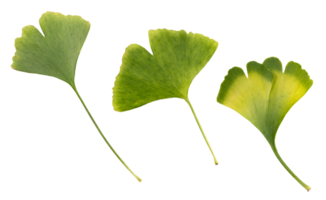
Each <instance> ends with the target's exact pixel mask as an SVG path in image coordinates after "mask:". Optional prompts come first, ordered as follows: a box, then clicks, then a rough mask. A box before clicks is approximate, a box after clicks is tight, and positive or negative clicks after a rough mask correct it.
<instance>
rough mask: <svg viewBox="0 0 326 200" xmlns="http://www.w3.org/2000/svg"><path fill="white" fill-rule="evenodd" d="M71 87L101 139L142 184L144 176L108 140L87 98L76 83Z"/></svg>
mask: <svg viewBox="0 0 326 200" xmlns="http://www.w3.org/2000/svg"><path fill="white" fill-rule="evenodd" d="M71 89H72V90H73V91H74V93H75V94H76V96H77V99H78V100H79V102H80V103H81V105H82V107H83V108H84V110H85V111H86V114H87V116H88V118H89V119H90V120H91V122H92V124H93V126H94V128H95V130H96V131H97V133H98V134H99V135H100V137H101V139H102V140H103V142H104V143H105V145H106V146H107V147H108V148H109V150H110V152H111V153H112V154H113V155H114V157H115V158H116V159H117V160H118V161H119V163H120V164H121V165H122V166H123V167H124V168H125V169H126V170H127V172H128V173H129V174H130V175H131V176H132V177H133V178H134V179H135V180H136V181H137V183H138V184H142V183H143V178H142V177H141V176H140V175H139V174H137V173H136V172H135V171H134V170H133V169H132V168H131V167H130V166H129V164H128V163H127V162H126V161H125V160H124V159H123V158H122V156H121V155H120V154H119V153H118V151H117V150H116V149H115V148H114V147H113V145H112V143H111V142H110V141H109V140H108V138H107V137H106V135H105V134H104V133H103V131H102V129H101V128H100V126H99V125H98V123H97V122H96V120H95V118H94V116H93V114H92V113H91V111H90V110H89V108H88V106H87V105H86V103H85V100H84V99H83V97H82V96H81V94H80V92H79V90H78V89H77V86H76V84H74V85H73V86H72V87H71Z"/></svg>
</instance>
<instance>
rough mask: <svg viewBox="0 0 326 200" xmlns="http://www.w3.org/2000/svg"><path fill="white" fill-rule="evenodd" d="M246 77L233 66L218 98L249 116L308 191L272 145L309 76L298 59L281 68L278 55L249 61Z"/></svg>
mask: <svg viewBox="0 0 326 200" xmlns="http://www.w3.org/2000/svg"><path fill="white" fill-rule="evenodd" d="M247 70H248V78H247V77H246V75H245V74H244V72H243V70H242V69H241V68H238V67H234V68H232V69H230V70H229V73H228V75H227V76H226V77H225V80H224V81H223V83H222V84H221V88H220V91H219V94H218V96H217V101H218V102H219V103H221V104H223V105H225V106H227V107H229V108H232V109H233V110H235V111H237V112H238V113H239V114H241V115H242V116H243V117H245V118H246V119H248V120H249V121H250V122H251V123H252V124H253V125H254V126H256V127H257V128H258V129H259V130H260V132H261V133H262V134H263V135H264V136H265V138H266V139H267V141H268V142H269V144H270V146H271V147H272V150H273V152H274V153H275V155H276V157H277V158H278V160H279V161H280V162H281V164H282V165H283V166H284V167H285V169H286V170H287V171H288V172H289V173H290V174H291V175H292V176H293V177H294V178H295V179H296V180H297V181H298V182H299V183H300V184H301V185H302V186H303V187H304V188H306V189H307V190H308V191H309V190H310V187H309V186H308V185H306V184H305V183H303V182H302V181H301V180H300V179H299V178H298V177H297V176H296V175H295V174H294V173H293V172H292V171H291V170H290V168H289V167H288V166H287V165H286V164H285V163H284V161H283V160H282V158H281V157H280V155H279V154H278V151H277V149H276V145H275V137H276V132H277V129H278V127H279V126H280V124H281V122H282V120H283V119H284V117H285V115H286V113H287V112H288V111H289V110H290V108H291V107H292V106H293V105H294V104H295V103H296V102H297V101H298V100H299V99H300V98H301V97H302V96H303V95H304V94H305V93H306V92H307V91H308V90H309V88H310V87H311V86H312V83H313V82H312V80H311V79H310V77H309V75H308V73H307V72H306V71H305V70H303V69H302V68H301V66H300V65H299V64H298V63H295V62H289V63H288V64H287V66H286V68H285V71H284V72H283V70H282V63H281V62H280V60H279V59H277V58H274V57H271V58H267V59H266V60H265V61H264V62H263V64H259V63H257V62H249V63H248V64H247Z"/></svg>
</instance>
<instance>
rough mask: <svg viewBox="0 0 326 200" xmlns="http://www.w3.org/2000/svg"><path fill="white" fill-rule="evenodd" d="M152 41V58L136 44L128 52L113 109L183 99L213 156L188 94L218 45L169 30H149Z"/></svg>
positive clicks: (206, 38) (202, 38)
mask: <svg viewBox="0 0 326 200" xmlns="http://www.w3.org/2000/svg"><path fill="white" fill-rule="evenodd" d="M149 41H150V45H151V49H152V52H153V55H152V54H150V53H149V52H148V51H147V50H146V49H144V48H143V47H141V46H139V45H137V44H132V45H130V46H128V47H127V48H126V51H125V53H124V55H123V58H122V65H121V69H120V72H119V74H118V76H117V78H116V81H115V84H114V88H113V107H114V109H115V110H116V111H127V110H131V109H134V108H137V107H140V106H143V105H145V104H147V103H150V102H153V101H156V100H160V99H167V98H173V97H177V98H181V99H184V100H185V101H186V102H187V103H188V104H189V106H190V108H191V110H192V112H193V114H194V116H195V119H196V121H197V124H198V126H199V128H200V130H201V132H202V134H203V136H204V139H205V140H206V143H207V145H208V147H209V149H210V151H211V152H212V154H213V151H212V149H211V147H210V145H209V143H208V141H207V139H206V137H205V134H204V132H203V130H202V128H201V126H200V124H199V121H198V119H197V117H196V114H195V113H194V110H193V108H192V106H191V104H190V101H189V99H188V90H189V86H190V84H191V82H192V80H193V79H194V78H195V76H196V75H197V74H198V73H199V72H200V71H201V69H202V68H203V67H204V66H205V65H206V64H207V63H208V61H209V60H210V58H211V57H212V56H213V54H214V52H215V51H216V49H217V46H218V43H217V42H216V41H214V40H213V39H209V38H208V37H205V36H203V35H201V34H194V33H188V34H187V33H186V32H185V31H184V30H181V31H173V30H166V29H158V30H150V31H149ZM213 157H214V161H215V163H216V164H217V161H216V159H215V156H214V154H213Z"/></svg>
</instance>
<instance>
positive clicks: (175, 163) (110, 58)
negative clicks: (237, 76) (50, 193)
mask: <svg viewBox="0 0 326 200" xmlns="http://www.w3.org/2000/svg"><path fill="white" fill-rule="evenodd" d="M48 8H50V9H53V10H61V11H63V12H65V13H66V12H71V13H80V14H82V15H83V16H84V17H86V18H88V19H91V22H92V29H91V33H90V35H89V38H88V40H87V43H86V45H85V48H84V50H83V52H82V54H81V57H80V59H79V63H78V66H77V73H76V80H77V81H76V83H77V86H78V89H79V91H80V93H81V94H82V96H83V98H84V99H85V100H86V98H87V96H90V101H86V103H87V105H88V106H89V108H90V110H91V111H92V113H93V115H94V116H95V118H96V120H97V122H98V123H99V125H100V126H101V128H102V129H103V131H104V132H105V134H106V135H107V136H108V138H109V140H110V141H111V142H112V143H113V145H114V146H115V147H116V149H117V150H118V151H119V153H120V154H121V155H122V156H123V158H124V159H125V160H126V161H127V162H128V163H129V164H130V166H131V167H132V168H133V169H134V170H135V171H136V172H137V173H139V174H140V175H141V176H142V177H143V178H144V183H143V184H144V185H150V184H153V185H158V186H164V185H169V187H178V186H180V185H189V184H193V185H196V184H198V185H204V186H205V185H210V186H212V187H213V188H215V190H214V191H216V192H223V193H230V192H233V191H240V192H255V191H259V192H278V191H282V192H287V193H298V194H300V193H303V190H302V189H300V187H298V185H297V184H296V183H295V182H294V181H293V180H292V179H291V178H290V177H289V176H288V175H287V174H286V173H285V172H284V171H283V169H282V168H281V167H280V166H279V165H278V163H277V161H276V160H275V159H274V156H273V155H272V153H271V151H270V149H269V147H268V145H267V144H266V143H265V142H264V140H263V138H262V137H261V136H259V133H257V131H256V130H255V129H253V128H252V127H251V126H250V124H249V123H247V122H246V121H245V120H243V119H241V118H240V117H239V116H237V115H236V114H234V113H233V112H231V111H229V110H226V109H224V108H222V107H219V106H217V105H216V93H217V90H218V87H219V84H220V81H221V80H222V79H223V75H224V74H225V73H226V71H227V69H228V67H230V66H231V65H233V64H240V65H242V66H243V67H244V64H245V62H246V61H247V60H248V59H258V60H262V59H263V58H264V57H265V56H267V55H270V54H276V55H278V56H280V57H281V59H282V60H283V63H284V64H285V62H286V61H287V60H288V59H295V60H299V61H300V62H301V63H302V64H303V66H304V67H307V69H308V71H309V72H310V74H311V75H312V76H313V77H314V78H315V79H316V77H317V76H318V74H320V72H319V70H320V69H319V68H320V65H319V63H317V62H318V57H316V54H317V53H318V52H317V51H318V50H316V48H317V47H318V44H319V43H318V41H319V40H318V36H315V35H314V33H316V32H318V30H317V29H318V28H316V27H315V25H314V23H310V22H305V23H302V22H303V21H302V19H300V18H298V15H297V14H296V12H294V11H293V13H292V14H291V13H288V15H287V16H286V18H285V17H284V18H274V17H273V16H275V15H276V13H278V12H276V13H268V12H265V13H251V14H248V12H244V13H242V14H235V13H232V12H230V13H229V14H226V15H224V16H216V13H215V12H207V13H205V14H202V15H198V14H192V13H191V12H190V11H189V13H188V14H187V13H182V14H181V13H178V12H177V11H167V10H165V11H164V10H157V11H151V12H150V11H146V10H140V9H139V11H135V10H133V11H132V12H129V11H128V10H123V9H122V10H121V12H114V13H113V11H114V10H115V9H113V8H111V9H109V10H107V11H105V10H104V11H103V12H96V11H90V9H87V8H83V9H79V8H74V9H73V8H69V9H64V8H61V7H44V8H42V9H32V10H28V11H24V12H20V13H19V15H21V16H22V17H21V18H17V19H14V20H11V29H10V30H11V35H10V37H8V38H7V40H8V43H7V47H6V48H7V51H6V52H7V53H6V54H7V57H6V58H7V59H8V60H7V61H8V62H7V65H8V71H7V72H8V74H7V75H6V76H9V77H10V80H11V85H10V87H11V88H12V93H11V103H10V105H11V106H12V107H13V108H12V113H15V114H14V115H13V114H11V116H12V117H11V118H12V120H10V121H11V122H12V123H15V126H13V127H14V128H13V130H14V131H13V133H14V135H11V136H9V139H8V142H9V143H12V145H11V147H10V148H12V150H17V149H18V152H17V153H15V155H14V156H15V157H16V158H18V160H16V161H15V162H18V163H17V165H18V166H22V169H24V170H22V169H21V171H20V174H21V176H23V177H25V176H26V178H27V179H28V178H31V177H32V176H33V177H35V176H36V177H38V178H39V179H41V180H42V179H44V180H49V179H52V180H56V179H62V180H66V181H70V182H72V183H75V184H81V183H82V182H83V181H84V180H88V181H90V182H94V183H96V182H97V181H103V180H104V181H107V183H108V184H110V183H117V184H120V183H121V185H122V184H123V185H128V186H129V185H130V186H135V185H136V182H135V181H134V179H133V178H132V177H131V176H130V175H128V173H126V172H125V170H124V169H123V168H122V166H121V165H120V164H119V163H118V162H117V160H116V159H115V158H114V157H113V156H112V154H111V153H110V151H109V150H108V149H107V148H106V146H105V144H104V143H103V142H102V141H101V139H100V137H99V136H98V135H97V133H96V131H95V130H94V127H93V126H92V124H91V123H90V122H89V120H88V118H87V116H86V114H85V112H84V110H83V109H82V107H81V105H80V103H79V102H78V101H77V98H76V97H75V96H74V94H73V92H72V90H70V89H69V87H68V86H66V85H65V84H63V83H60V82H57V81H55V80H51V79H46V78H40V77H30V76H26V75H19V74H16V73H13V72H11V71H9V62H10V60H9V55H11V54H12V53H13V51H14V48H13V47H12V46H11V45H10V44H11V42H13V39H14V36H16V35H19V34H20V29H21V26H22V25H23V24H25V23H34V24H37V19H38V17H39V15H40V13H41V12H42V11H44V10H45V9H48ZM280 12H281V11H280ZM117 13H118V14H117ZM164 15H169V16H173V17H172V18H173V19H171V17H170V18H167V17H162V16H164ZM244 16H246V17H245V18H244ZM157 26H166V27H169V28H181V27H184V28H186V29H187V30H189V29H192V30H194V31H200V32H203V33H206V34H209V35H210V36H212V37H215V38H217V39H218V40H219V42H220V46H219V50H218V51H217V54H216V56H215V57H214V59H213V60H212V61H211V63H210V64H209V65H208V66H207V68H206V69H205V70H204V71H203V73H202V74H201V75H199V76H198V78H197V79H196V80H195V82H194V83H193V85H192V87H191V89H190V99H191V100H192V102H193V105H194V106H195V109H196V111H197V113H198V116H199V118H200V120H201V122H202V123H203V126H204V129H205V130H206V132H207V135H208V137H209V139H210V141H211V143H212V145H213V147H214V150H215V152H216V155H217V157H218V159H219V160H220V167H219V168H214V167H213V162H212V159H211V157H210V155H209V152H208V149H207V148H206V146H205V144H204V142H203V140H202V138H201V135H200V133H199V131H198V129H197V127H196V124H195V122H194V120H193V119H192V115H191V113H190V111H189V109H188V107H187V106H186V104H185V103H183V102H180V101H177V100H174V101H168V102H161V103H156V104H154V105H151V106H148V107H146V108H144V109H141V110H138V111H136V112H132V113H128V114H121V115H118V114H115V113H114V112H113V111H112V108H111V86H112V84H113V80H114V76H115V74H116V73H117V71H118V69H119V64H120V62H121V54H122V52H123V50H124V47H125V46H126V45H127V44H128V43H129V42H133V41H137V42H139V43H141V44H144V45H145V46H147V47H148V40H147V29H148V28H150V27H157ZM309 30H310V31H309ZM312 30H313V31H312ZM10 48H11V49H10ZM318 48H319V47H318ZM9 72H10V73H9ZM319 80H321V79H319ZM315 85H316V86H317V87H318V86H320V84H319V83H318V79H317V81H316V80H315ZM318 95H320V93H319V94H318V92H317V88H315V87H314V88H313V89H312V90H311V92H310V93H309V94H308V95H307V98H305V99H304V100H303V102H300V103H299V104H298V105H297V106H296V107H295V109H294V110H293V111H292V112H290V114H289V116H288V117H287V118H286V120H285V123H284V124H283V125H282V126H281V129H280V131H279V135H278V137H277V144H278V148H279V150H280V152H281V154H282V156H283V157H284V158H285V160H286V161H287V162H288V163H289V164H290V165H291V167H292V168H293V169H294V170H295V171H296V172H297V173H298V174H299V175H300V176H301V177H302V178H303V179H304V180H305V181H307V182H308V183H310V184H311V185H314V179H313V176H312V171H313V170H314V169H315V165H316V164H315V163H316V159H314V158H313V157H312V155H313V154H315V153H318V152H315V151H316V150H315V149H314V148H315V147H314V146H313V144H314V141H316V139H315V137H316V136H317V134H319V133H318V129H317V128H315V127H316V119H317V115H316V114H315V112H316V109H318V111H319V110H320V108H316V107H317V104H316V103H314V101H316V99H317V98H318V97H319V96H318ZM44 174H45V175H46V178H45V177H43V175H44Z"/></svg>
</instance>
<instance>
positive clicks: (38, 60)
mask: <svg viewBox="0 0 326 200" xmlns="http://www.w3.org/2000/svg"><path fill="white" fill-rule="evenodd" d="M39 22H40V26H41V28H42V31H43V34H44V36H43V35H42V34H41V33H40V31H38V30H37V29H36V28H35V27H34V26H26V27H24V28H23V33H22V37H20V38H17V39H16V40H15V47H16V53H15V56H14V57H13V64H12V68H13V69H16V70H18V71H23V72H29V73H36V74H43V75H48V76H53V77H56V78H58V79H61V80H63V81H65V82H67V83H68V84H69V85H70V86H71V87H72V89H73V90H74V91H75V92H76V94H77V96H78V98H79V99H80V101H81V103H82V104H83V106H84V108H85V109H86V111H87V113H88V115H89V117H90V118H91V120H92V121H93V123H94V125H95V126H96V128H97V130H98V131H99V133H100V134H101V136H102V137H103V139H104V140H105V142H106V143H107V144H108V146H109V147H110V149H111V150H112V151H113V153H114V154H115V155H116V156H117V157H118V159H119V160H120V161H121V162H122V164H123V165H124V166H125V167H126V168H127V169H128V170H129V171H130V172H131V173H132V174H133V175H134V176H135V177H136V178H137V179H138V180H139V181H141V179H140V178H139V177H137V176H136V175H135V174H134V173H133V172H132V171H131V170H130V169H129V168H128V166H127V165H126V164H125V163H124V162H123V161H122V159H121V158H120V157H119V156H118V154H117V153H116V152H115V151H114V149H113V148H112V146H111V145H110V144H109V142H108V141H107V139H106V138H105V137H104V135H103V134H102V132H101V130H100V129H99V127H98V126H97V124H96V122H95V121H94V119H93V117H92V115H91V114H90V112H89V111H88V109H87V107H86V105H85V104H84V102H83V100H82V98H81V97H80V95H79V93H78V91H77V89H76V86H75V70H76V64H77V60H78V56H79V53H80V51H81V49H82V47H83V44H84V42H85V40H86V37H87V34H88V31H89V29H90V23H89V22H88V21H86V20H84V19H82V18H81V17H79V16H71V15H67V16H64V15H62V14H60V13H54V12H46V13H44V14H43V15H42V17H41V18H40V20H39Z"/></svg>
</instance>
